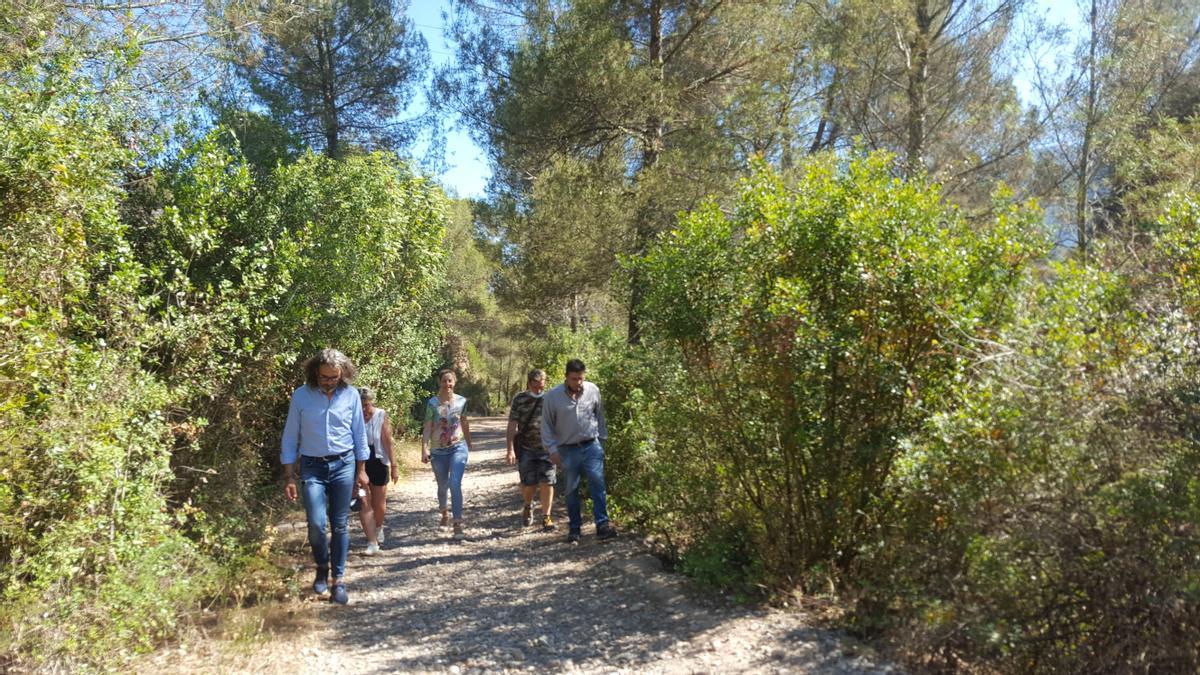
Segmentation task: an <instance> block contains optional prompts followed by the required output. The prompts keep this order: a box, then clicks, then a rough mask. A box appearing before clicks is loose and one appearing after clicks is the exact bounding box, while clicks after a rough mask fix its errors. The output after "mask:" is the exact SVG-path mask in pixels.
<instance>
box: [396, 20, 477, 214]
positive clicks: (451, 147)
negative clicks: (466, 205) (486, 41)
mask: <svg viewBox="0 0 1200 675" xmlns="http://www.w3.org/2000/svg"><path fill="white" fill-rule="evenodd" d="M449 4H450V3H449V2H447V0H412V2H411V4H410V5H409V9H408V16H409V18H410V19H412V21H413V23H415V24H416V27H417V29H418V30H420V31H421V32H422V33H423V34H424V35H425V41H426V42H427V43H429V56H430V59H431V60H432V62H433V65H434V67H437V66H441V65H443V64H445V63H447V62H448V61H451V60H452V59H453V55H452V54H451V53H450V48H449V47H448V46H447V45H446V41H445V39H444V38H443V37H442V26H443V22H442V10H443V9H447V8H448V6H449ZM446 164H447V167H448V168H447V170H446V171H445V172H444V173H442V174H441V175H440V176H437V178H438V180H440V181H441V182H442V184H443V185H445V186H446V187H447V188H448V189H450V190H452V191H454V192H456V193H457V194H458V196H460V197H482V196H483V190H484V188H485V187H486V186H487V181H488V178H489V177H490V176H491V170H490V169H489V168H488V164H487V158H486V157H484V154H483V150H482V149H480V147H479V146H478V145H476V144H475V143H474V142H473V141H472V140H471V139H470V137H468V136H467V134H466V132H465V131H463V130H462V129H456V128H453V127H452V128H450V129H449V130H448V132H447V134H446Z"/></svg>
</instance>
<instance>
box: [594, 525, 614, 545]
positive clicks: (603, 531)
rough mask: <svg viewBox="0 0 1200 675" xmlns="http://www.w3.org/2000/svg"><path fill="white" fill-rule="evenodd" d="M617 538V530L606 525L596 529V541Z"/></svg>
mask: <svg viewBox="0 0 1200 675" xmlns="http://www.w3.org/2000/svg"><path fill="white" fill-rule="evenodd" d="M616 536H617V528H615V527H613V526H612V525H609V524H608V523H605V524H604V525H601V526H600V527H597V528H596V539H598V540H600V541H606V540H609V539H612V538H614V537H616Z"/></svg>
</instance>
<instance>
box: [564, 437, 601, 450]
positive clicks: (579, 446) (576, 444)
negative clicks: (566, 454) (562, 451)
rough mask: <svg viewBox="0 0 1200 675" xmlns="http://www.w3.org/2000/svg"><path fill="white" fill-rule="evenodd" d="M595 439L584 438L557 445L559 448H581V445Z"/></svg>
mask: <svg viewBox="0 0 1200 675" xmlns="http://www.w3.org/2000/svg"><path fill="white" fill-rule="evenodd" d="M595 440H596V439H594V438H589V439H586V440H582V441H579V442H578V443H563V444H562V445H560V446H558V447H560V448H582V447H583V446H585V445H588V444H589V443H591V442H593V441H595Z"/></svg>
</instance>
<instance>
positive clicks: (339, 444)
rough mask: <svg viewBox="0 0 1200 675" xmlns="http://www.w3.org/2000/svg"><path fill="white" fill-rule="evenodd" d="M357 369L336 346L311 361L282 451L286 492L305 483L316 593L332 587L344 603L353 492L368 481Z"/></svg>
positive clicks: (293, 403)
mask: <svg viewBox="0 0 1200 675" xmlns="http://www.w3.org/2000/svg"><path fill="white" fill-rule="evenodd" d="M354 373H355V369H354V364H353V363H352V362H351V361H350V359H349V358H347V357H346V355H345V354H343V353H341V352H339V351H338V350H336V349H322V350H321V351H320V352H318V353H317V354H316V355H315V356H313V357H312V358H310V359H308V361H307V362H305V364H304V384H303V385H301V386H300V387H298V388H297V389H296V390H295V391H293V392H292V398H291V402H290V403H289V405H288V415H287V421H286V422H285V423H284V425H283V438H282V440H281V441H280V453H279V461H280V463H281V464H283V466H284V487H283V492H284V496H286V497H287V498H288V499H289V500H290V501H293V502H294V501H296V497H297V488H296V477H297V475H298V476H299V478H300V480H301V481H302V482H303V495H304V512H305V514H306V517H307V520H308V543H309V545H310V546H311V547H312V553H313V561H314V562H315V563H316V567H317V575H316V579H315V580H314V581H313V592H315V593H316V594H318V595H324V594H325V593H327V592H328V593H329V594H330V596H329V597H330V600H332V601H333V602H336V603H338V604H340V605H344V604H346V603H347V602H349V601H350V598H349V595H348V594H347V592H346V585H345V573H346V554H347V552H348V551H349V548H350V531H349V527H348V520H349V516H350V497H351V492H352V491H353V490H354V486H355V483H356V482H357V483H358V485H359V486H360V487H363V488H365V487H366V486H367V483H368V480H367V472H366V462H367V458H368V457H369V454H368V452H369V451H368V449H367V430H366V425H365V424H364V422H363V412H362V400H361V398H360V397H359V393H358V391H357V390H356V389H355V388H354V387H353V386H351V385H350V382H351V381H353V379H354ZM327 526H328V531H327V529H326V528H327ZM331 571H332V573H333V585H332V587H331V586H330V584H329V574H330V572H331Z"/></svg>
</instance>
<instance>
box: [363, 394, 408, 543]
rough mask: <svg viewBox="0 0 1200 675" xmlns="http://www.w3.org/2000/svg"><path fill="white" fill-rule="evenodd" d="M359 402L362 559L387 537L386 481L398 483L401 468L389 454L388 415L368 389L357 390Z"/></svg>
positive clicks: (389, 426)
mask: <svg viewBox="0 0 1200 675" xmlns="http://www.w3.org/2000/svg"><path fill="white" fill-rule="evenodd" d="M358 394H359V396H360V397H361V400H362V411H363V421H364V423H365V424H366V427H367V449H368V451H369V454H370V457H369V458H368V459H367V466H366V469H367V480H368V481H370V487H369V488H368V490H367V494H366V495H365V496H364V498H363V500H362V501H363V504H362V509H361V510H360V511H359V512H358V517H359V520H360V522H361V523H362V528H363V533H364V534H366V536H367V550H365V551H363V554H364V555H375V554H376V553H378V552H379V546H380V544H382V543H383V542H384V541H385V539H386V537H385V533H384V530H383V526H384V521H385V520H386V516H387V513H386V509H387V486H388V480H389V479H390V480H391V482H392V483H395V482H396V481H397V480H399V479H400V468H399V465H397V464H396V457H395V455H394V454H393V451H392V425H391V421H390V420H388V417H387V411H386V410H384V409H383V408H379V407H376V406H375V392H374V391H372V390H371V389H370V388H369V387H359V389H358Z"/></svg>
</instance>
